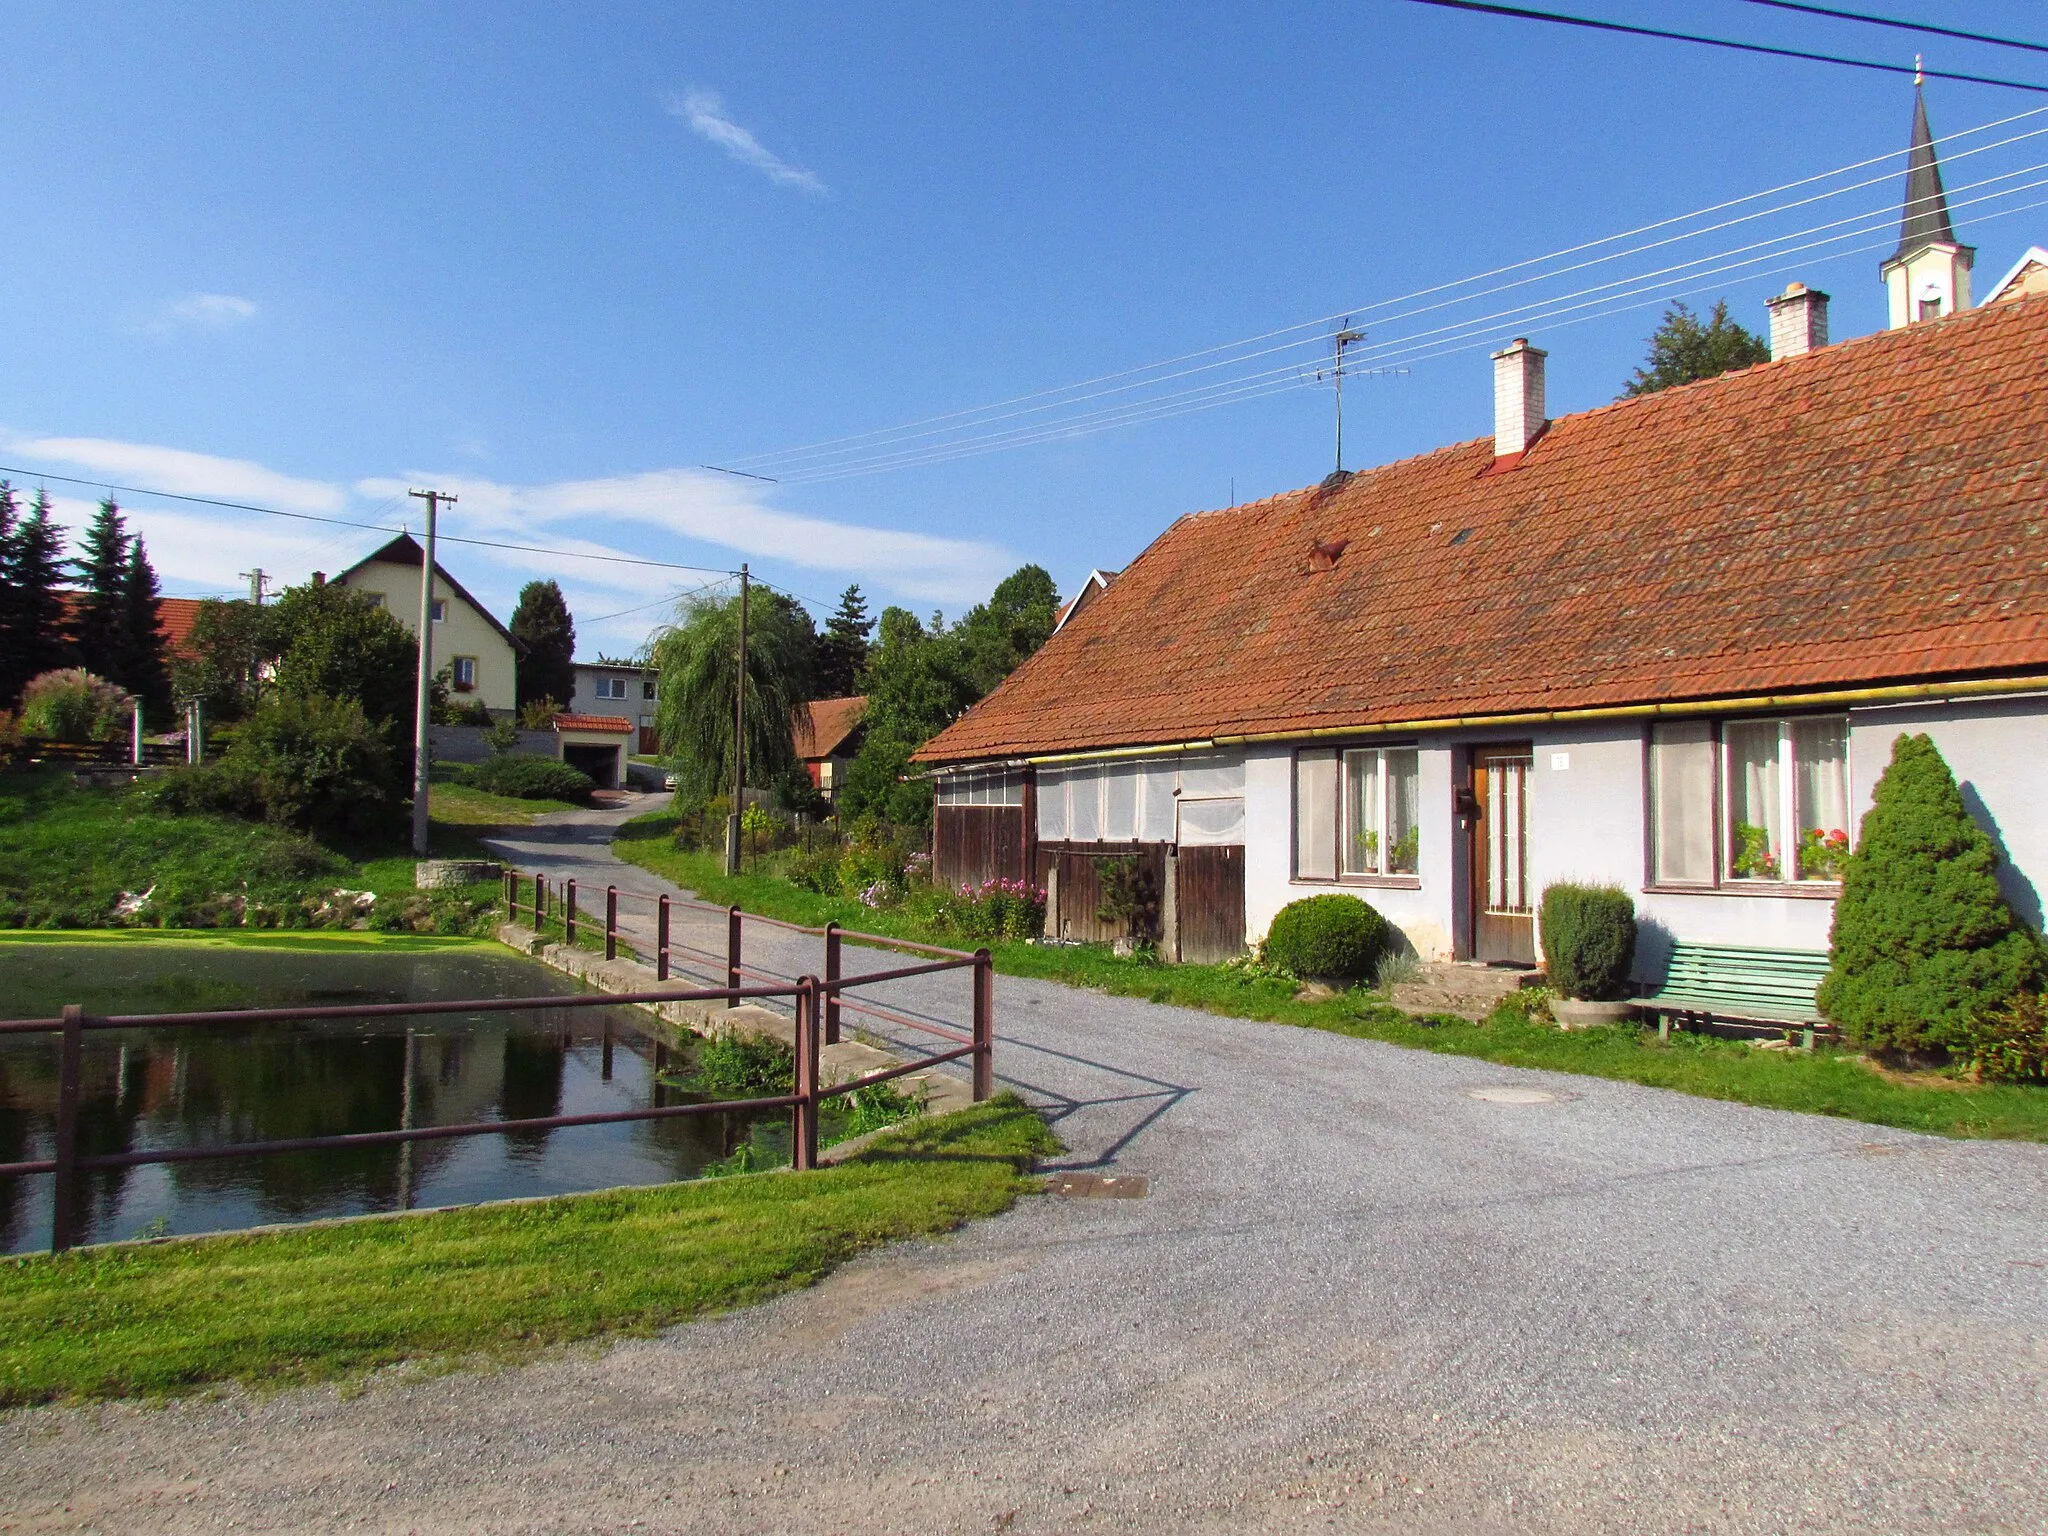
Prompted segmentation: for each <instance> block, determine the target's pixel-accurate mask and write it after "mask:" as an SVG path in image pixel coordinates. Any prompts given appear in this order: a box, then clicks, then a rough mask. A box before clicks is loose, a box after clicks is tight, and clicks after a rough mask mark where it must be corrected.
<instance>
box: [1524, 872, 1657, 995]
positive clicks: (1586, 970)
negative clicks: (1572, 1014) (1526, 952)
mask: <svg viewBox="0 0 2048 1536" xmlns="http://www.w3.org/2000/svg"><path fill="white" fill-rule="evenodd" d="M1536 923H1537V931H1538V932H1539V933H1540V934H1541V935H1542V939H1543V964H1544V967H1545V969H1546V970H1547V971H1548V972H1549V975H1550V985H1551V986H1552V987H1554V988H1555V989H1556V990H1557V991H1558V993H1559V994H1561V995H1562V996H1565V997H1573V998H1582V999H1584V1000H1586V1001H1588V1002H1616V1001H1619V1000H1620V999H1622V998H1625V997H1627V996H1628V995H1629V986H1628V983H1629V971H1630V970H1631V969H1632V968H1633V967H1634V965H1635V959H1636V904H1635V903H1634V902H1633V901H1631V900H1630V899H1629V895H1628V892H1626V891H1624V890H1622V889H1621V888H1620V887H1618V886H1612V885H1571V884H1558V885H1551V886H1546V887H1544V891H1543V900H1542V902H1541V903H1540V904H1539V905H1538V907H1537V912H1536Z"/></svg>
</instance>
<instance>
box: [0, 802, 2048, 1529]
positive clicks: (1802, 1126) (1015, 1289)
mask: <svg viewBox="0 0 2048 1536" xmlns="http://www.w3.org/2000/svg"><path fill="white" fill-rule="evenodd" d="M610 819H613V818H612V817H611V816H608V815H599V816H597V817H595V818H592V817H590V816H588V815H586V816H584V817H582V818H579V820H580V822H581V825H580V826H579V825H577V824H576V823H570V824H568V825H564V826H562V827H560V828H556V827H542V828H539V829H536V833H535V835H533V836H531V837H528V836H525V835H522V837H521V839H520V844H521V846H520V848H519V849H517V850H516V852H517V853H518V856H519V858H520V860H521V862H522V863H523V864H525V865H526V866H527V867H529V868H530V867H534V866H535V865H536V864H538V863H540V862H541V861H542V860H548V861H551V864H552V867H553V868H555V869H556V870H557V871H558V872H567V871H569V870H571V869H572V868H578V869H580V868H582V867H584V866H586V865H587V866H588V867H589V868H590V869H591V870H592V872H593V873H592V874H591V875H589V876H585V875H583V874H580V873H579V875H578V878H579V879H585V878H589V879H592V880H593V881H594V883H596V884H599V885H602V884H603V883H604V880H605V879H606V878H611V879H617V880H619V881H620V882H621V883H632V884H635V885H640V886H643V887H644V886H648V885H650V884H651V880H650V878H649V877H646V876H644V875H642V874H641V873H640V872H638V871H629V872H627V873H626V874H625V875H621V874H619V873H618V872H617V871H616V869H614V870H612V871H611V872H610V873H609V874H608V873H607V872H606V870H605V864H604V855H603V853H602V850H601V848H600V847H598V846H595V844H594V843H593V842H591V841H589V840H590V839H595V838H598V837H601V835H602V833H603V831H604V823H605V822H606V821H608V820H610ZM508 851H514V850H508ZM749 942H750V944H751V943H753V942H754V941H753V940H752V939H751V938H750V941H749ZM800 943H801V944H802V945H810V944H812V943H813V941H796V940H790V941H788V947H786V948H785V949H784V950H782V951H780V952H778V953H779V954H780V957H781V959H782V961H783V962H784V963H785V968H788V967H789V966H796V967H799V968H804V969H810V968H814V966H815V960H814V959H811V960H807V959H806V952H804V951H803V950H801V949H800V947H799V944H800ZM761 952H762V953H763V954H764V955H765V954H768V953H770V951H769V950H768V948H767V941H766V940H763V948H762V951H761ZM873 963H876V964H880V963H883V962H881V961H880V960H876V961H874V962H873ZM946 982H953V990H954V991H955V992H960V993H961V994H962V995H964V988H961V987H960V986H959V984H958V983H957V981H955V980H954V978H945V977H942V978H936V979H934V981H933V982H932V984H931V985H930V987H929V989H928V990H927V991H926V992H925V993H923V994H920V1000H919V1006H921V1007H928V1008H930V1009H931V1010H932V1011H933V1012H938V1013H943V1012H946V1011H947V1010H948V1008H949V1007H950V1008H951V1011H952V1016H955V1017H957V1016H958V1008H957V999H953V998H952V997H951V994H949V993H947V992H946V991H945V989H944V987H943V986H942V985H940V984H941V983H946ZM997 1007H998V1013H997V1017H998V1024H999V1031H1000V1037H1001V1045H1000V1048H999V1054H998V1071H999V1073H1000V1075H1001V1076H1002V1077H1003V1078H1004V1079H1005V1080H1006V1081H1007V1082H1009V1083H1011V1084H1012V1085H1014V1086H1016V1087H1017V1088H1018V1089H1020V1090H1021V1091H1022V1092H1024V1093H1025V1094H1026V1095H1028V1096H1029V1097H1031V1098H1032V1099H1033V1100H1034V1101H1036V1102H1038V1103H1040V1104H1042V1105H1044V1106H1045V1107H1046V1108H1047V1110H1048V1113H1049V1114H1050V1115H1051V1116H1052V1117H1053V1119H1054V1121H1055V1125H1056V1128H1057V1129H1058V1131H1059V1133H1060V1135H1061V1137H1062V1138H1063V1139H1064V1140H1065V1142H1066V1143H1067V1145H1068V1147H1069V1149H1070V1151H1069V1153H1068V1154H1067V1155H1066V1156H1065V1157H1063V1158H1060V1159H1057V1160H1056V1161H1057V1162H1058V1164H1059V1165H1060V1166H1061V1167H1063V1168H1070V1169H1074V1170H1086V1171H1104V1172H1113V1173H1116V1174H1119V1175H1122V1174H1133V1173H1135V1174H1144V1175H1147V1176H1149V1179H1150V1193H1149V1195H1147V1196H1146V1197H1145V1198H1142V1199H1069V1198H1058V1197H1045V1198H1034V1199H1031V1200H1028V1201H1026V1202H1024V1203H1023V1205H1022V1206H1020V1207H1019V1209H1017V1210H1016V1211H1015V1212H1013V1213H1011V1214H1010V1215H1007V1216H1004V1217H1002V1218H999V1219H997V1220H993V1221H988V1222H983V1223H980V1224H978V1225H976V1226H974V1227H971V1228H969V1229H967V1230H965V1231H962V1232H960V1233H957V1234H955V1235H953V1236H951V1237H948V1238H946V1239H943V1240H939V1241H933V1242H925V1243H917V1244H907V1245H903V1246H900V1247H898V1248H894V1249H891V1250H889V1251H888V1252H886V1253H882V1254H878V1255H874V1256H871V1257H869V1258H866V1259H864V1260H862V1261H860V1262H858V1263H855V1264H853V1265H850V1266H848V1267H847V1268H845V1269H843V1270H841V1271H840V1272H839V1273H837V1274H836V1275H834V1276H833V1277H832V1278H830V1279H829V1280H828V1281H826V1282H825V1283H824V1284H823V1285H821V1286H819V1287H818V1288H816V1289H814V1290H812V1291H809V1292H806V1293H804V1294H801V1295H798V1296H793V1297H789V1298H786V1299H784V1300H782V1301H780V1302H777V1303H773V1304H771V1305H768V1306H764V1307H760V1308H757V1309H754V1310H752V1311H748V1312H744V1313H738V1314H734V1315H731V1316H727V1317H723V1318H717V1319H713V1320H710V1321H707V1322H702V1323H696V1324H692V1325H690V1326H688V1327H684V1328H680V1329H677V1330H675V1331H674V1332H672V1333H670V1334H668V1335H666V1336H664V1337H662V1338H660V1339H655V1340H648V1341H641V1342H632V1343H626V1344H621V1345H618V1346H615V1347H611V1348H606V1349H602V1350H589V1351H579V1352H572V1353H567V1354H564V1355H561V1356H559V1357H556V1358H552V1359H549V1360H545V1361H543V1362H541V1363H538V1364H534V1365H530V1366H526V1367H523V1368H520V1369H517V1370H504V1371H493V1372H486V1373H479V1374H455V1375H448V1376H442V1377H438V1378H433V1379H427V1380H406V1379H403V1378H402V1377H399V1376H393V1377H391V1378H389V1379H385V1380H381V1381H379V1382H378V1383H376V1384H374V1385H372V1386H371V1388H370V1389H369V1390H367V1391H365V1392H361V1393H359V1394H356V1395H351V1396H343V1395H341V1394H339V1393H337V1392H335V1391H332V1390H301V1391H292V1392H286V1393H279V1394H275V1395H271V1396H265V1397H255V1396H250V1395H246V1394H241V1393H231V1394H227V1395H224V1396H220V1397H216V1398H213V1399H210V1400H196V1401H189V1402H179V1403H172V1404H169V1405H165V1406H157V1407H145V1406H130V1405H119V1406H113V1407H106V1408H96V1409H89V1410H43V1411H36V1412H29V1413H16V1414H12V1415H9V1416H6V1417H5V1418H4V1419H0V1462H4V1465H5V1468H6V1473H7V1476H6V1480H5V1485H4V1490H0V1510H4V1516H0V1529H4V1530H38V1531H39V1530H57V1529H65V1530H71V1529H85V1530H96V1531H150V1532H162V1531H211V1530H218V1529H224V1528H228V1527H240V1528H253V1529H262V1530H355V1529H361V1530H389V1531H441V1530H450V1531H493V1532H499V1531H564V1532H568V1531H575V1532H582V1531H612V1530H620V1531H623V1530H629V1529H633V1530H667V1531H717V1532H762V1533H768V1532H945V1533H953V1532H971V1531H1019V1532H1027V1531H1030V1532H1065V1531H1218V1532H1221V1531H1233V1532H1238V1531H1268V1530H1270V1531H1296V1530H1308V1529H1336V1530H1398V1531H1404V1532H1461V1533H1464V1532H1484V1531H1516V1532H1531V1531H1533V1532H1567V1531H1569V1532H1586V1531H1595V1532H1605V1531H1614V1532H1630V1533H1641V1532H1666V1531H1674V1532H1675V1531H1686V1532H1694V1531H1698V1532H1706V1531H1741V1532H1754V1531H1801V1532H1804V1531H1851V1530H1855V1531H1872V1530H1881V1531H1887V1532H1907V1531H1969V1532H1992V1531H2000V1532H2003V1531H2012V1532H2021V1531H2025V1532H2039V1531H2042V1530H2044V1529H2048V1515H2044V1511H2048V1436H2044V1435H2043V1433H2042V1423H2043V1418H2044V1410H2048V1391H2044V1385H2043V1384H2044V1381H2048V1344H2044V1337H2048V1219H2044V1218H2048V1147H2043V1146H2033V1145H2000V1144H1993V1143H1968V1142H1947V1141H1937V1140H1933V1139H1929V1138H1922V1137H1915V1136H1910V1135H1906V1134H1903V1133H1899V1132H1893V1131H1886V1130H1881V1129H1878V1128H1876V1127H1872V1126H1866V1125H1858V1124H1853V1123H1848V1122H1841V1121H1832V1120H1825V1119H1819V1118H1811V1117H1805V1116H1799V1115H1789V1114H1779V1113H1774V1112H1770V1111H1765V1110H1756V1109H1750V1108H1746V1107H1743V1106H1740V1105H1731V1104H1718V1103H1710V1102H1707V1101H1704V1100H1698V1099H1691V1098H1686V1097H1683V1096H1680V1095H1676V1094H1669V1093H1663V1092H1659V1091H1656V1090H1652V1089H1645V1088H1637V1087H1633V1086H1630V1085H1626V1084H1619V1083H1606V1082H1600V1081H1596V1080H1592V1079H1586V1078H1574V1077H1565V1076H1556V1075H1552V1074H1547V1073H1536V1072H1520V1071H1514V1070H1510V1069H1506V1068H1501V1067H1496V1066H1492V1065H1489V1064H1486V1063H1483V1062H1476V1061H1471V1060H1467V1059H1463V1058H1457V1057H1435V1056H1430V1055H1427V1054H1424V1053H1421V1052H1412V1051H1402V1050H1397V1049H1394V1048H1392V1047H1389V1046H1382V1045H1378V1044H1374V1043H1370V1042H1361V1041H1355V1040H1346V1039H1340V1038H1337V1037H1333V1036H1328V1035H1321V1034H1315V1033H1311V1032H1308V1031H1303V1030H1295V1029H1289V1028H1285V1027H1282V1026H1275V1025H1264V1024H1255V1023H1246V1022H1243V1021H1238V1020H1231V1019H1219V1018H1211V1017H1209V1016H1207V1015H1204V1014H1200V1013H1192V1012H1186V1011H1183V1010H1178V1009H1172V1008H1164V1007H1157V1006H1153V1005H1149V1004H1145V1003H1141V1002H1136V1001H1132V1000H1127V999H1118V998H1108V997H1100V996H1095V995H1093V994H1090V993H1086V992H1080V991H1074V990H1071V989H1068V988H1064V987H1060V986H1055V985H1052V984H1047V983H1033V982H1026V981H1020V980H1016V979H1012V978H1007V977H1006V978H1000V979H999V980H998V983H997ZM1500 1089H1509V1090H1524V1091H1522V1092H1510V1093H1507V1094H1504V1095H1503V1094H1499V1093H1497V1092H1495V1090H1500ZM1527 1090H1535V1092H1534V1093H1531V1092H1528V1091H1527ZM1481 1094H1492V1096H1491V1097H1481V1096H1479V1095H1481ZM1503 1099H1507V1100H1522V1101H1528V1100H1534V1102H1502V1100H1503ZM565 1134H572V1133H565Z"/></svg>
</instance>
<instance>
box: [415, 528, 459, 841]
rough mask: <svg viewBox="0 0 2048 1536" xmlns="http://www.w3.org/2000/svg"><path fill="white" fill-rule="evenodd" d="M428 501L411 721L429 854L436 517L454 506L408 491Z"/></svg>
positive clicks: (419, 811)
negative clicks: (416, 683) (445, 506)
mask: <svg viewBox="0 0 2048 1536" xmlns="http://www.w3.org/2000/svg"><path fill="white" fill-rule="evenodd" d="M406 495H408V496H417V497H418V498H419V499H420V500H421V501H424V502H425V503H426V504H427V541H426V553H425V555H424V556H423V557H422V559H421V560H420V676H419V690H418V692H417V693H416V694H415V695H414V704H415V707H414V712H413V724H412V754H413V757H412V851H413V852H414V853H416V854H418V855H419V856H420V857H421V858H423V859H424V858H425V857H426V856H427V772H428V770H429V769H430V768H432V766H433V743H432V742H431V741H430V740H429V739H428V732H427V726H428V725H429V724H430V723H431V716H432V714H433V704H434V517H435V514H436V513H438V512H439V511H440V510H441V503H442V502H444V501H445V502H447V503H448V505H450V506H451V507H452V506H454V505H455V498H454V497H453V496H450V495H449V494H448V493H447V492H445V491H407V492H406Z"/></svg>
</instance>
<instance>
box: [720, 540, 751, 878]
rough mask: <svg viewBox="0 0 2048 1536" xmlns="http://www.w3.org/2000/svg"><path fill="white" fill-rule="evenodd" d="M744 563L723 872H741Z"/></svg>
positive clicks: (744, 767) (744, 768) (744, 740)
mask: <svg viewBox="0 0 2048 1536" xmlns="http://www.w3.org/2000/svg"><path fill="white" fill-rule="evenodd" d="M747 586H748V577H747V567H746V562H745V561H742V562H741V563H740V653H739V671H738V674H737V675H736V676H735V677H734V679H733V681H734V683H735V685H736V686H735V687H734V688H733V694H732V814H731V815H730V816H728V817H726V818H725V872H726V873H727V874H728V875H736V874H738V873H739V872H740V811H741V806H740V796H741V795H742V794H743V793H744V792H745V790H746V784H747Z"/></svg>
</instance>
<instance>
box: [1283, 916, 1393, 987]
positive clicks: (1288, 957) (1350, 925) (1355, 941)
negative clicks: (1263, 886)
mask: <svg viewBox="0 0 2048 1536" xmlns="http://www.w3.org/2000/svg"><path fill="white" fill-rule="evenodd" d="M1390 938H1391V934H1390V931H1389V927H1388V923H1387V920H1386V919H1385V918H1384V917H1382V916H1381V915H1380V914H1379V913H1378V912H1377V911H1375V910H1374V909H1373V908H1372V907H1370V906H1368V905H1367V904H1366V903H1365V902H1362V901H1360V900H1359V899H1358V898H1357V897H1356V896H1338V895H1329V896H1310V897H1308V898H1307V899H1305V900H1302V901H1296V902H1290V903H1289V904H1288V905H1286V906H1284V907H1282V908H1281V909H1280V912H1279V915H1278V916H1276V917H1275V918H1274V919H1273V926H1272V927H1271V928H1270V929H1268V930H1267V932H1266V942H1265V943H1264V944H1263V945H1261V946H1260V949H1259V958H1260V959H1261V960H1262V961H1263V962H1264V963H1265V964H1266V965H1268V966H1277V967H1278V968H1279V969H1281V970H1283V971H1289V972H1292V973H1293V974H1294V975H1296V976H1299V977H1301V978H1302V979H1303V980H1305V981H1323V982H1341V983H1344V984H1346V985H1348V984H1350V983H1352V982H1355V981H1362V980H1364V979H1365V978H1366V977H1368V976H1370V975H1371V974H1372V973H1373V968H1374V966H1376V965H1377V964H1378V963H1379V958H1380V956H1381V954H1382V953H1384V952H1385V950H1386V948H1387V944H1388V942H1389V940H1390Z"/></svg>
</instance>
